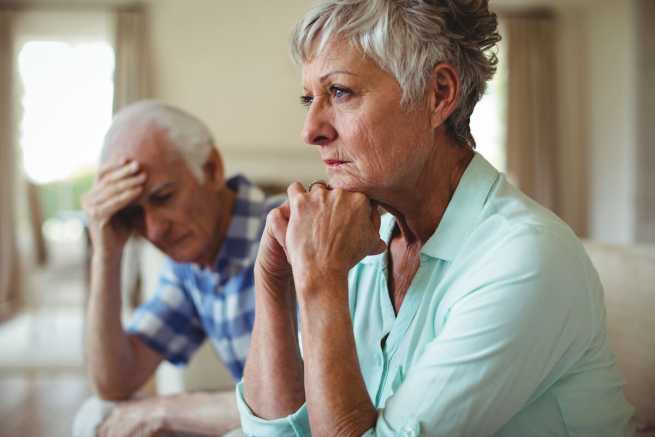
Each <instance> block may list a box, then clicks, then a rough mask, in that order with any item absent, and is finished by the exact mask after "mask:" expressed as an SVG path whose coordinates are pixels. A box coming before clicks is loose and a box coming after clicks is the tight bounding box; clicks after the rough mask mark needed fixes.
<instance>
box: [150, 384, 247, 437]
mask: <svg viewBox="0 0 655 437" xmlns="http://www.w3.org/2000/svg"><path fill="white" fill-rule="evenodd" d="M158 399H160V402H162V404H163V405H164V408H163V411H164V413H165V416H164V431H176V432H189V433H197V434H207V435H217V434H219V435H220V434H222V433H226V432H228V431H231V430H233V429H235V428H238V427H239V413H238V410H237V406H236V401H235V399H234V390H228V391H225V392H214V393H204V392H203V393H184V394H179V395H174V396H165V397H161V398H158Z"/></svg>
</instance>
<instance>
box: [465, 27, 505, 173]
mask: <svg viewBox="0 0 655 437" xmlns="http://www.w3.org/2000/svg"><path fill="white" fill-rule="evenodd" d="M501 30H502V29H501ZM497 54H498V59H499V62H498V70H497V71H496V75H495V76H494V78H493V79H492V80H491V82H489V84H488V86H487V92H486V93H485V95H484V97H483V98H482V99H481V100H480V101H479V102H478V104H477V105H476V107H475V111H473V114H472V116H471V132H472V134H473V137H474V138H475V141H476V143H477V151H478V152H480V154H481V155H482V156H484V157H485V158H486V159H487V160H488V161H489V162H490V163H491V164H493V165H494V167H496V168H497V169H498V170H499V171H501V172H506V170H507V158H506V147H505V142H506V135H507V128H506V126H507V68H506V67H505V63H504V61H505V54H506V50H504V47H503V43H502V41H501V43H500V44H499V45H498V53H497Z"/></svg>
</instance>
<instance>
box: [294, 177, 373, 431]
mask: <svg viewBox="0 0 655 437" xmlns="http://www.w3.org/2000/svg"><path fill="white" fill-rule="evenodd" d="M288 194H289V205H290V217H289V222H288V228H287V233H286V247H287V249H288V255H289V260H290V263H291V266H292V270H293V277H294V282H295V284H296V293H297V296H298V303H299V305H300V315H301V331H302V343H303V357H304V362H305V396H306V398H307V410H308V412H309V422H310V425H311V429H312V435H314V436H322V435H330V436H361V435H362V434H363V433H364V432H366V430H368V429H369V428H371V427H372V426H373V425H374V424H375V421H376V417H377V412H376V410H375V408H374V406H373V404H372V402H371V400H370V398H369V395H368V392H367V391H366V386H365V384H364V379H363V377H362V373H361V371H360V369H359V361H358V359H357V352H356V349H355V339H354V335H353V328H352V322H351V319H350V312H349V308H348V280H347V276H348V271H349V270H350V269H351V268H352V267H353V266H354V265H355V264H356V263H357V262H359V261H360V260H361V259H362V258H364V257H365V256H367V255H371V254H376V253H380V252H382V251H383V250H384V248H385V245H384V243H383V242H382V241H381V240H380V239H379V234H378V232H379V225H380V222H379V215H378V214H377V211H374V210H373V208H372V207H371V204H370V202H369V200H368V199H367V198H366V196H364V195H363V194H361V193H350V192H346V191H343V190H339V189H335V190H329V189H327V188H326V187H325V186H321V185H317V186H316V188H313V189H312V190H311V192H309V193H307V192H306V191H305V190H304V188H303V187H302V186H301V185H300V184H293V185H291V186H290V187H289V190H288Z"/></svg>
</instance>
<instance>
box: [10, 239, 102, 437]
mask: <svg viewBox="0 0 655 437" xmlns="http://www.w3.org/2000/svg"><path fill="white" fill-rule="evenodd" d="M83 247H84V246H81V245H79V244H77V245H72V246H71V245H69V246H66V245H64V244H57V245H54V246H51V247H50V262H49V263H48V265H47V266H46V267H44V268H37V269H35V270H34V271H32V273H31V274H30V275H29V277H27V278H26V283H27V285H28V287H26V290H25V294H26V299H25V300H26V305H25V308H23V311H22V312H21V313H19V314H17V315H16V316H15V317H14V318H13V319H11V320H8V321H5V322H3V323H2V324H0V437H69V436H71V433H72V423H73V418H74V417H75V413H76V412H77V410H78V409H79V408H80V406H81V404H82V403H83V402H84V400H85V399H86V398H88V397H89V396H90V394H91V390H90V389H89V387H88V384H87V381H86V377H85V374H84V371H83V361H82V355H83V354H82V347H81V341H82V313H83V311H82V305H83V301H84V299H83V297H84V290H85V282H84V274H83V272H84V267H83V256H82V255H83Z"/></svg>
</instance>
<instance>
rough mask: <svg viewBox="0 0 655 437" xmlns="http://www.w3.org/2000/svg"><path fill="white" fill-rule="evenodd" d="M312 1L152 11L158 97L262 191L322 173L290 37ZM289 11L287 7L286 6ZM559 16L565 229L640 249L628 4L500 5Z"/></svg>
mask: <svg viewBox="0 0 655 437" xmlns="http://www.w3.org/2000/svg"><path fill="white" fill-rule="evenodd" d="M310 3H311V2H310V1H309V0H285V1H284V2H283V3H281V2H269V1H261V0H242V1H239V2H228V1H223V0H220V1H219V0H193V1H186V2H181V1H177V0H150V1H149V3H148V4H149V7H150V19H151V29H150V40H151V41H150V42H151V45H152V49H153V72H154V82H153V90H154V97H157V98H160V99H163V100H166V101H169V102H171V103H173V104H177V105H180V106H181V107H183V108H186V109H188V110H189V111H192V112H194V113H196V114H198V115H199V116H200V117H202V118H203V119H205V120H206V121H207V122H208V123H209V125H210V127H211V129H212V131H213V132H214V134H215V136H216V138H217V139H218V142H219V144H220V146H221V148H222V149H223V150H224V153H225V156H226V161H227V167H228V171H235V170H240V171H244V172H245V173H247V174H248V175H250V176H253V177H254V178H255V179H256V180H258V181H261V182H270V181H279V182H281V183H285V182H289V181H291V180H294V179H300V180H303V181H310V180H312V179H315V178H318V177H322V175H323V170H322V167H321V165H320V162H319V160H318V159H317V153H316V151H315V150H313V148H311V147H309V146H305V145H303V143H302V141H301V139H300V130H301V128H302V120H303V117H304V109H303V108H302V107H301V106H300V105H299V104H298V103H297V102H298V96H299V95H300V92H301V86H300V76H299V70H298V69H297V67H295V66H293V65H292V63H291V61H290V60H289V57H288V49H287V45H288V37H289V33H290V29H291V27H292V26H293V24H294V22H295V20H296V18H297V17H299V16H300V15H301V13H302V12H303V11H304V10H305V8H306V7H307V6H308V5H309V4H310ZM281 4H283V5H284V6H283V7H280V5H281ZM496 4H497V5H499V6H505V7H514V8H516V7H518V8H521V7H525V6H526V5H530V6H544V5H545V6H549V7H552V8H554V9H555V10H556V11H557V12H558V14H557V15H558V20H559V27H560V33H559V40H558V52H559V54H560V59H559V61H560V68H559V77H558V82H559V85H558V86H559V89H558V90H557V91H558V95H559V98H560V105H559V125H560V128H561V129H560V144H559V147H560V151H559V177H560V179H561V183H560V184H559V186H560V201H561V206H562V211H563V212H562V216H563V218H564V219H565V220H566V221H567V222H568V223H569V224H571V226H572V227H573V228H574V229H575V230H576V231H577V232H578V233H579V234H580V235H582V236H587V237H591V238H594V239H598V240H603V241H613V242H630V241H634V238H635V229H634V227H635V184H636V182H635V176H634V175H635V159H636V158H635V147H636V146H635V144H636V141H637V139H636V136H637V135H636V127H635V123H636V122H635V117H636V114H635V112H636V104H635V95H636V86H635V80H634V76H635V74H636V73H635V71H636V59H635V58H636V57H635V54H634V51H635V40H636V36H635V32H634V27H635V22H634V21H635V17H634V14H633V11H632V9H633V4H634V2H633V1H632V0H596V1H590V0H575V1H564V0H531V1H528V2H525V1H520V2H518V1H514V0H498V1H496Z"/></svg>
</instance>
